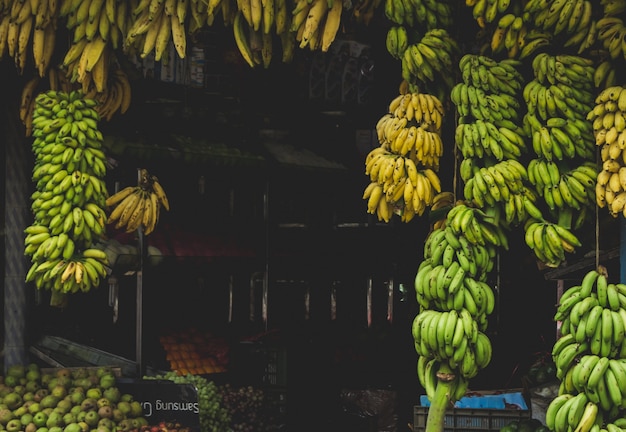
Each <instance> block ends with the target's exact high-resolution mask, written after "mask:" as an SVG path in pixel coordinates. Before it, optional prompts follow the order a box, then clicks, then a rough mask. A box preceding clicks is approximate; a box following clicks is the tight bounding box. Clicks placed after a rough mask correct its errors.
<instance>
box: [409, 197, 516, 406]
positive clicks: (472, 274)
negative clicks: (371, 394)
mask: <svg viewBox="0 0 626 432" xmlns="http://www.w3.org/2000/svg"><path fill="white" fill-rule="evenodd" d="M500 246H502V247H508V246H507V243H506V239H505V238H504V236H503V233H502V232H501V230H500V229H499V227H498V226H497V225H495V224H494V223H493V222H492V221H491V220H490V218H489V217H488V216H487V215H486V214H485V213H483V212H482V210H480V209H475V208H472V207H468V206H467V205H465V204H463V203H460V202H459V203H456V205H455V206H454V207H452V209H450V210H449V211H448V213H447V215H446V218H445V224H443V225H442V226H440V227H438V228H435V229H433V230H432V231H431V232H430V233H429V235H428V237H427V239H426V242H425V245H424V260H423V261H422V262H421V263H420V265H419V267H418V269H417V273H416V275H415V281H414V288H415V293H416V298H417V302H418V304H419V306H420V311H419V313H418V314H417V315H416V317H415V318H414V320H413V325H412V335H413V339H414V346H415V350H416V352H417V354H418V356H419V357H418V365H417V375H418V378H419V381H420V383H421V384H422V386H423V387H424V389H425V390H426V395H427V397H428V398H429V399H430V400H431V402H432V401H433V400H434V398H435V393H436V389H437V387H438V386H439V385H443V383H448V385H450V389H449V392H448V394H449V398H450V401H451V402H455V401H456V400H458V399H460V398H461V397H462V396H463V395H464V393H465V390H466V389H467V385H468V382H469V380H470V379H471V378H472V377H474V376H476V375H477V374H478V372H479V370H480V369H483V368H485V367H486V366H487V365H488V364H489V362H490V361H491V356H492V346H491V341H490V340H489V338H488V337H487V335H486V334H485V331H486V329H487V326H488V316H489V315H490V314H491V313H492V312H493V310H494V307H495V294H494V292H493V289H492V288H491V287H490V286H489V285H488V284H487V282H486V280H487V276H488V273H489V272H490V271H491V270H492V269H493V263H494V257H495V255H496V249H497V247H500Z"/></svg>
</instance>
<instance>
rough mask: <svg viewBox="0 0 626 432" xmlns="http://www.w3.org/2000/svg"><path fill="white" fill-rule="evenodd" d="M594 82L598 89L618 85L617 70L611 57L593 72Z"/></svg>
mask: <svg viewBox="0 0 626 432" xmlns="http://www.w3.org/2000/svg"><path fill="white" fill-rule="evenodd" d="M593 84H594V85H595V87H596V88H597V89H604V88H607V87H612V86H614V85H617V70H616V69H615V67H614V65H613V62H612V61H611V60H610V59H605V60H603V61H601V62H600V64H598V65H597V66H596V68H595V70H594V72H593Z"/></svg>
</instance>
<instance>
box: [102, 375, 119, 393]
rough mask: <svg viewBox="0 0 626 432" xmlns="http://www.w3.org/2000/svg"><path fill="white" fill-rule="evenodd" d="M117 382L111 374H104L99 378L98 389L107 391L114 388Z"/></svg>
mask: <svg viewBox="0 0 626 432" xmlns="http://www.w3.org/2000/svg"><path fill="white" fill-rule="evenodd" d="M116 382H117V380H116V378H115V375H114V374H113V373H106V374H104V375H102V376H101V377H100V387H102V388H103V389H105V390H106V389H108V388H111V387H113V386H115V384H116Z"/></svg>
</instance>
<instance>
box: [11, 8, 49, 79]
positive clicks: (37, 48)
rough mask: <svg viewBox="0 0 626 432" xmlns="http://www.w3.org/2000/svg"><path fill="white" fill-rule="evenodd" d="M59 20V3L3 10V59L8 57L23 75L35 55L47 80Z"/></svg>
mask: <svg viewBox="0 0 626 432" xmlns="http://www.w3.org/2000/svg"><path fill="white" fill-rule="evenodd" d="M57 16H58V13H57V2H56V0H45V1H44V0H37V1H33V2H28V1H10V2H6V5H5V6H4V7H3V8H2V10H0V59H1V58H2V57H3V56H4V54H5V53H7V54H8V55H9V57H11V58H12V59H13V61H14V62H15V67H16V69H17V71H18V73H19V74H20V75H21V74H23V73H24V71H25V68H26V66H27V62H28V58H29V56H30V55H31V53H32V58H33V60H34V66H35V69H37V72H38V74H39V76H40V77H44V76H45V75H46V72H47V70H48V68H49V66H50V60H51V58H52V55H53V53H54V47H55V39H56V25H57ZM31 45H32V48H31Z"/></svg>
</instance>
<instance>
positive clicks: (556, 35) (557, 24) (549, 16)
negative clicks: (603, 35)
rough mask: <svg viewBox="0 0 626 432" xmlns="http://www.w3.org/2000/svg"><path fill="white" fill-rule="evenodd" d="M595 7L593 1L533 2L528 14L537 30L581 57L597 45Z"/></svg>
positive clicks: (529, 5) (526, 10)
mask: <svg viewBox="0 0 626 432" xmlns="http://www.w3.org/2000/svg"><path fill="white" fill-rule="evenodd" d="M593 4H594V2H593V1H591V0H557V1H553V2H546V1H542V0H531V1H529V2H528V3H526V5H525V6H524V14H525V16H527V17H528V21H529V23H531V24H532V26H533V27H534V28H537V29H540V30H542V31H544V32H546V33H547V34H548V35H550V36H551V37H552V38H553V39H554V40H555V41H557V40H558V42H559V43H562V45H563V46H565V47H571V48H574V49H576V50H577V51H578V54H581V53H582V52H583V51H585V50H587V49H589V48H591V47H592V46H593V45H594V43H595V41H596V20H595V17H594V14H595V11H594V10H593ZM549 42H550V41H548V43H549ZM546 44H547V43H546ZM541 45H543V43H542V44H541Z"/></svg>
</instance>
